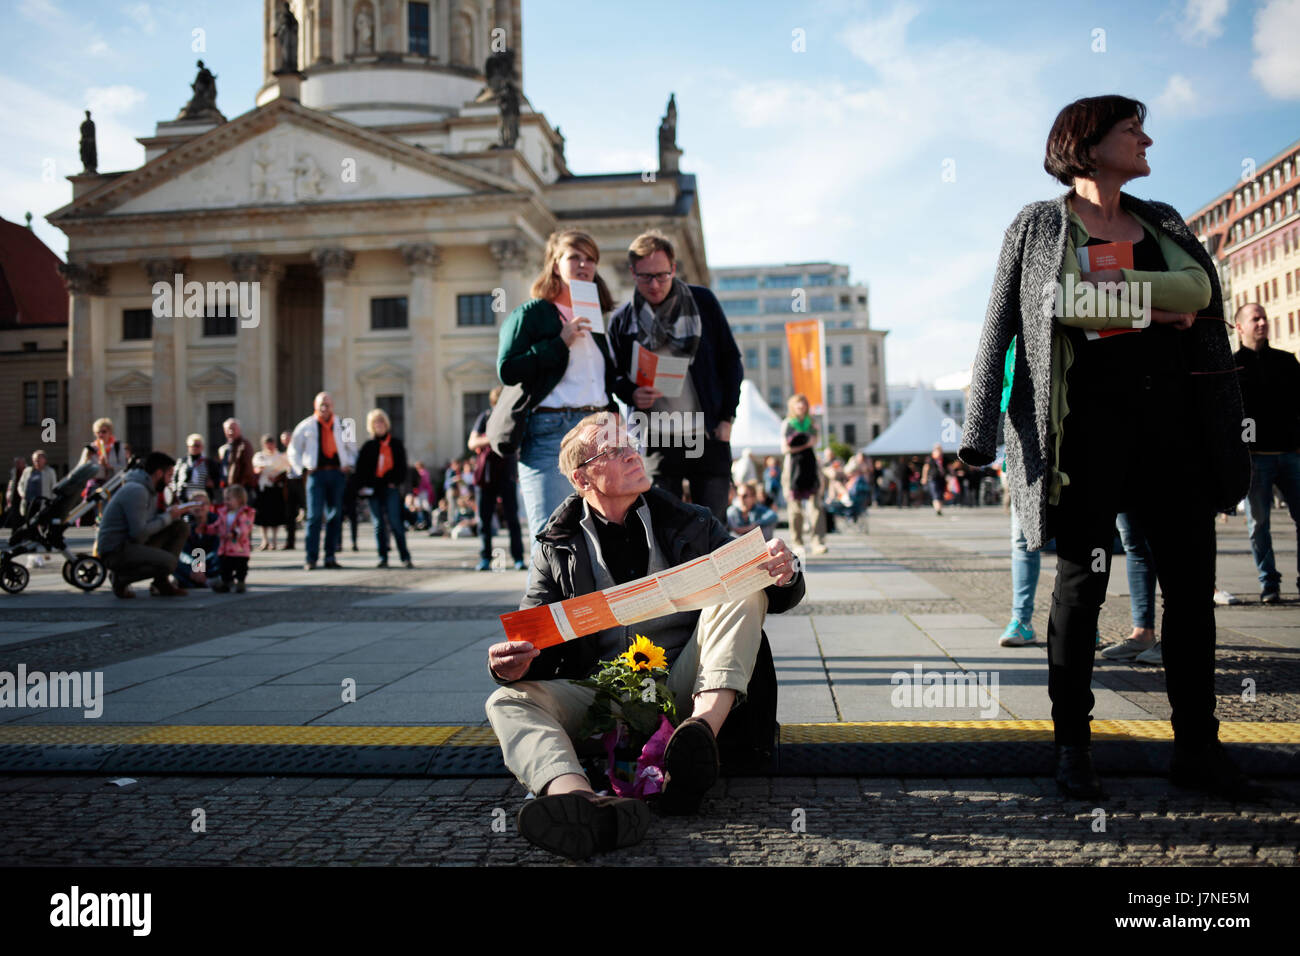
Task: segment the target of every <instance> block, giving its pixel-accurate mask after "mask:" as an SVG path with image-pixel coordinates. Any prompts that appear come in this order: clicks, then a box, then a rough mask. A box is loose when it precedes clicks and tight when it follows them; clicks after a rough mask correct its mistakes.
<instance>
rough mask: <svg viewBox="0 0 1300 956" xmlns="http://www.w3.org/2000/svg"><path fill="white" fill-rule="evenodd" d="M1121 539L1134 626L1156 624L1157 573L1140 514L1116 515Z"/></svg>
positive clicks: (1151, 626) (1116, 524)
mask: <svg viewBox="0 0 1300 956" xmlns="http://www.w3.org/2000/svg"><path fill="white" fill-rule="evenodd" d="M1115 527H1116V528H1118V529H1119V539H1120V541H1122V542H1124V556H1125V558H1126V563H1127V565H1128V602H1129V608H1130V609H1131V610H1132V612H1133V626H1134V627H1147V628H1154V627H1155V626H1156V572H1155V565H1154V563H1153V560H1152V558H1151V547H1150V546H1149V545H1148V544H1147V536H1146V531H1145V530H1144V529H1143V528H1142V525H1141V523H1140V522H1139V521H1138V519H1137V515H1135V514H1130V513H1127V512H1120V513H1119V514H1117V515H1115Z"/></svg>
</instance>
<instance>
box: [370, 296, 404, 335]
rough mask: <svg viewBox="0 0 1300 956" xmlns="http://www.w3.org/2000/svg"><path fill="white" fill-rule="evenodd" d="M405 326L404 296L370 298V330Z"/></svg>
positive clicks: (402, 327)
mask: <svg viewBox="0 0 1300 956" xmlns="http://www.w3.org/2000/svg"><path fill="white" fill-rule="evenodd" d="M406 327H407V324H406V296H404V295H398V296H392V297H391V298H384V299H371V300H370V329H371V331H375V330H378V329H404V328H406Z"/></svg>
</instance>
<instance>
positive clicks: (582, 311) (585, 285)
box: [569, 279, 605, 334]
mask: <svg viewBox="0 0 1300 956" xmlns="http://www.w3.org/2000/svg"><path fill="white" fill-rule="evenodd" d="M569 300H570V301H571V302H572V303H573V317H574V318H575V319H586V320H587V321H588V322H590V323H591V331H593V332H600V333H602V334H603V333H604V331H605V316H604V315H603V314H602V313H601V311H600V293H599V292H598V291H597V290H596V283H594V282H583V281H582V280H581V279H574V280H573V281H572V282H570V283H569Z"/></svg>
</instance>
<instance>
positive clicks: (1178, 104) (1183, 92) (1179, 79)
mask: <svg viewBox="0 0 1300 956" xmlns="http://www.w3.org/2000/svg"><path fill="white" fill-rule="evenodd" d="M1195 105H1196V93H1195V92H1194V91H1193V90H1192V82H1191V80H1189V79H1188V78H1187V77H1185V76H1183V75H1182V74H1181V73H1174V74H1173V75H1171V76H1170V77H1169V81H1168V82H1167V83H1166V84H1165V88H1164V91H1163V92H1162V93H1161V94H1160V95H1159V96H1158V97H1156V102H1155V106H1156V108H1157V110H1158V111H1159V112H1160V113H1161V114H1162V115H1163V114H1169V115H1175V114H1178V113H1183V112H1186V111H1187V110H1188V108H1190V107H1192V106H1195Z"/></svg>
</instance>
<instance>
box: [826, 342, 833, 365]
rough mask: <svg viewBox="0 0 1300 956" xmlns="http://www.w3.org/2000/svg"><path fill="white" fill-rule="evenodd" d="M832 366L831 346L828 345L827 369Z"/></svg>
mask: <svg viewBox="0 0 1300 956" xmlns="http://www.w3.org/2000/svg"><path fill="white" fill-rule="evenodd" d="M832 364H833V363H832V362H831V346H829V345H828V346H826V367H827V368H830V367H831V365H832Z"/></svg>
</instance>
